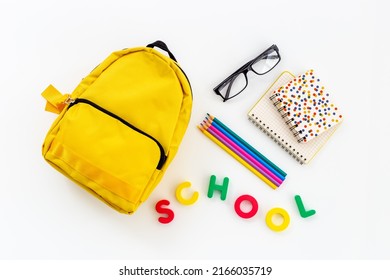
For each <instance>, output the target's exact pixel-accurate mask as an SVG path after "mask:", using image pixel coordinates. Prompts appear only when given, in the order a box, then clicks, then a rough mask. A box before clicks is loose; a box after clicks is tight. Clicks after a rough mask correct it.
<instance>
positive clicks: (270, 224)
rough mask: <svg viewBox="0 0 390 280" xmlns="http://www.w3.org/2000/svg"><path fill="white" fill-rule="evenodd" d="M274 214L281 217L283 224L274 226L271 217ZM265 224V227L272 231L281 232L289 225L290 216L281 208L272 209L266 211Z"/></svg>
mask: <svg viewBox="0 0 390 280" xmlns="http://www.w3.org/2000/svg"><path fill="white" fill-rule="evenodd" d="M276 214H278V215H280V216H282V218H283V223H281V224H280V225H275V224H274V222H273V221H272V217H273V216H274V215H276ZM265 222H266V224H267V226H268V227H269V228H270V229H272V230H273V231H283V230H285V229H286V228H287V227H288V225H289V224H290V216H289V215H288V213H287V211H286V210H284V209H283V208H273V209H271V210H269V211H268V213H267V216H266V217H265Z"/></svg>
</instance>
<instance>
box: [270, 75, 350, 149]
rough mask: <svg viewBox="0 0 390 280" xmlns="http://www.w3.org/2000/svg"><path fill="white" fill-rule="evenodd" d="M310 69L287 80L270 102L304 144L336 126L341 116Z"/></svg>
mask: <svg viewBox="0 0 390 280" xmlns="http://www.w3.org/2000/svg"><path fill="white" fill-rule="evenodd" d="M331 98H332V97H331V95H330V93H329V91H328V89H327V88H326V87H325V85H324V84H323V83H322V81H321V79H320V78H319V76H318V75H317V73H315V71H314V70H312V69H311V70H308V71H306V72H305V73H304V74H302V75H299V76H298V77H296V78H293V79H291V80H290V81H289V82H287V83H286V84H284V85H283V86H281V87H280V88H279V89H277V90H276V91H274V93H273V95H271V97H270V99H271V100H272V102H273V104H274V106H275V107H276V108H277V110H278V112H279V113H280V114H281V116H282V118H284V120H285V123H286V124H287V125H288V126H289V128H290V131H291V132H292V133H293V134H294V136H295V137H297V139H298V142H304V143H305V142H308V141H310V140H312V139H315V137H317V136H319V135H320V134H321V133H323V132H325V131H326V130H328V129H330V128H331V127H333V126H335V125H338V124H339V123H341V121H342V118H343V116H342V114H341V112H340V110H339V109H338V107H337V106H336V105H335V103H334V102H333V101H332V100H331Z"/></svg>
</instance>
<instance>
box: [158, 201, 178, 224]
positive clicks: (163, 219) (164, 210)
mask: <svg viewBox="0 0 390 280" xmlns="http://www.w3.org/2000/svg"><path fill="white" fill-rule="evenodd" d="M169 204H170V202H169V201H168V200H166V199H162V200H160V201H159V202H157V203H156V211H157V213H160V214H165V215H166V217H160V218H158V221H159V222H160V223H162V224H169V223H170V222H172V220H173V218H174V217H175V213H173V211H172V210H171V209H169V208H165V207H163V206H168V205H169Z"/></svg>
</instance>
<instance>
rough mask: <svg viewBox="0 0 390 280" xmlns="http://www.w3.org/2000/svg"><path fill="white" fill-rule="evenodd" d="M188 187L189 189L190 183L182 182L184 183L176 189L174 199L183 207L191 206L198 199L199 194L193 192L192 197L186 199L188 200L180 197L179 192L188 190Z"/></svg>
mask: <svg viewBox="0 0 390 280" xmlns="http://www.w3.org/2000/svg"><path fill="white" fill-rule="evenodd" d="M189 187H191V183H190V182H184V183H181V184H180V185H179V186H177V188H176V199H177V201H179V202H180V203H181V204H183V205H191V204H194V203H195V202H196V201H197V200H198V197H199V193H198V192H194V193H193V194H192V196H191V197H190V198H188V199H185V198H184V197H183V196H182V195H181V192H182V191H183V189H185V188H189Z"/></svg>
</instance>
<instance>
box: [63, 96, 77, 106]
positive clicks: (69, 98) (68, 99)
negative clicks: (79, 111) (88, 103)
mask: <svg viewBox="0 0 390 280" xmlns="http://www.w3.org/2000/svg"><path fill="white" fill-rule="evenodd" d="M74 102H75V99H73V98H72V97H70V94H67V97H66V99H65V101H64V104H66V105H70V104H72V103H74Z"/></svg>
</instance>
